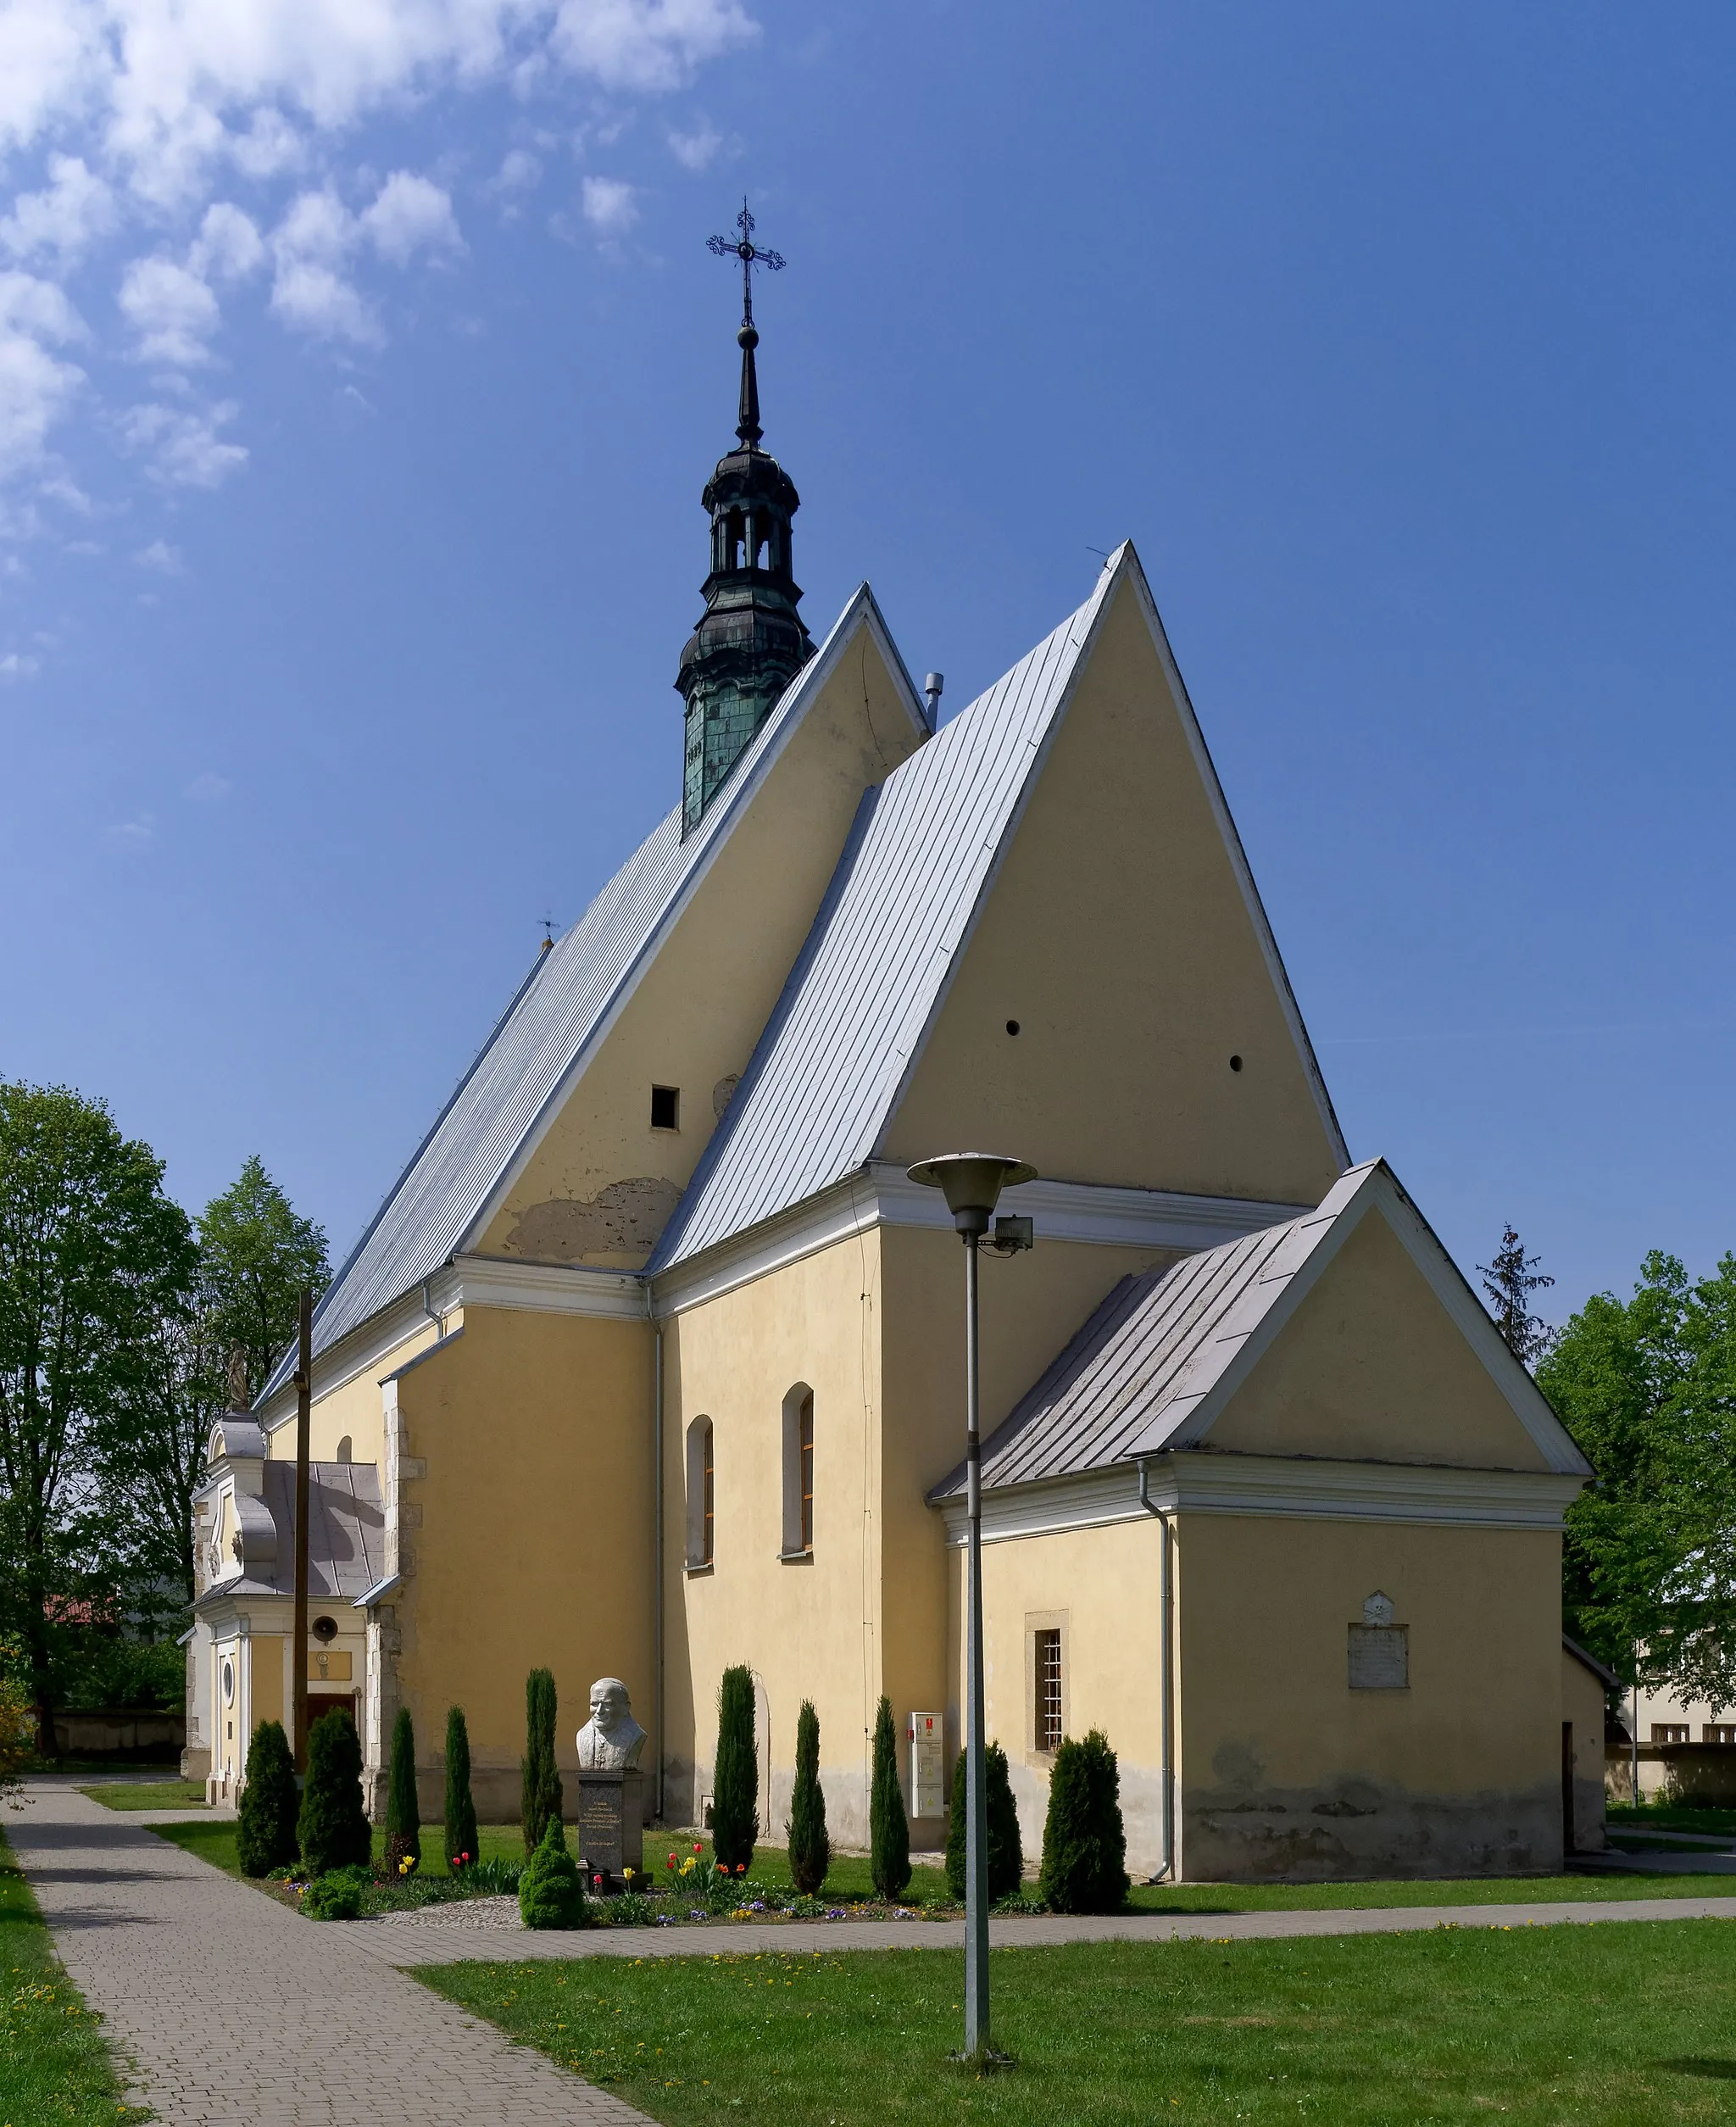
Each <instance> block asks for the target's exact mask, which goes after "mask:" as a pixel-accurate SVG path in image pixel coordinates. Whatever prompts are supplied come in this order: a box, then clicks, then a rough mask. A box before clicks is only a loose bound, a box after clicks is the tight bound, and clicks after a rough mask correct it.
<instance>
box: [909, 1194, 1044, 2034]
mask: <svg viewBox="0 0 1736 2127" xmlns="http://www.w3.org/2000/svg"><path fill="white" fill-rule="evenodd" d="M1036 1175H1037V1170H1036V1168H1035V1167H1027V1165H1026V1164H1025V1162H1024V1161H1022V1160H1014V1159H1009V1158H1007V1157H1005V1156H1004V1155H1002V1154H999V1153H991V1152H949V1153H945V1154H943V1155H941V1156H940V1157H939V1158H938V1159H933V1160H924V1161H921V1162H920V1163H919V1164H918V1165H917V1166H915V1167H912V1168H911V1169H910V1179H911V1180H912V1181H913V1182H921V1183H924V1184H925V1185H926V1187H928V1188H930V1189H941V1190H943V1191H944V1193H945V1195H946V1207H947V1209H948V1211H950V1212H951V1213H952V1215H953V1224H954V1226H955V1227H956V1228H957V1229H958V1232H959V1236H960V1239H962V1240H963V1242H964V1244H965V1528H966V1530H967V1532H968V1533H967V1537H966V1562H965V2058H966V2059H967V2060H971V2061H981V2060H982V2059H983V2058H984V2057H985V2056H986V2055H987V2053H988V1808H987V1801H988V1796H987V1792H986V1785H985V1783H986V1779H987V1766H986V1760H985V1755H984V1753H985V1749H986V1745H985V1740H984V1737H983V1733H982V1730H983V1692H982V1439H981V1436H980V1434H979V1432H978V1428H977V1417H978V1404H979V1393H978V1391H979V1385H980V1378H981V1376H980V1368H979V1367H978V1363H977V1360H978V1332H977V1251H978V1249H979V1247H980V1245H981V1244H982V1239H983V1236H984V1235H985V1234H987V1233H988V1231H989V1227H990V1223H991V1222H993V1223H994V1228H995V1230H994V1233H993V1239H991V1242H990V1245H991V1246H992V1247H995V1248H998V1249H999V1250H1002V1251H1003V1252H1004V1253H1006V1254H1011V1253H1012V1252H1013V1251H1014V1250H1017V1249H1022V1248H1029V1247H1030V1245H1031V1239H1032V1236H1031V1222H1030V1221H1029V1220H1028V1219H1001V1220H999V1221H996V1220H995V1219H994V1207H995V1205H996V1204H997V1203H998V1202H999V1200H1000V1193H1001V1191H1002V1190H1003V1189H1010V1188H1015V1187H1016V1186H1017V1184H1018V1183H1021V1182H1030V1181H1034V1180H1035V1178H1036Z"/></svg>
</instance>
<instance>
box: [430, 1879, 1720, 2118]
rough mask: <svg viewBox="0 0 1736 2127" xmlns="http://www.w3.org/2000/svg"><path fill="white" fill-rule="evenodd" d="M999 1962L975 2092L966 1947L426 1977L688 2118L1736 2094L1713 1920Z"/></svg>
mask: <svg viewBox="0 0 1736 2127" xmlns="http://www.w3.org/2000/svg"><path fill="white" fill-rule="evenodd" d="M990 1967H991V1974H992V1980H993V2002H994V2019H995V2021H994V2031H995V2038H996V2042H997V2043H998V2044H999V2045H1000V2046H1004V2047H1006V2048H1007V2049H1008V2050H1010V2052H1011V2053H1012V2054H1013V2056H1014V2057H1015V2061H1016V2063H1017V2065H1016V2066H1015V2068H1013V2069H1011V2070H1010V2071H1008V2072H1006V2073H1004V2074H996V2075H993V2076H990V2077H988V2078H987V2079H984V2080H977V2079H974V2078H972V2077H970V2076H967V2075H966V2074H964V2073H963V2072H962V2071H961V2070H960V2069H956V2068H953V2067H949V2065H948V2064H947V2063H946V2060H945V2056H946V2054H947V2052H948V2051H949V2049H950V2048H952V2047H954V2046H957V2045H958V2044H959V2042H960V2010H959V2002H960V1982H961V1979H962V1976H963V1968H962V1960H961V1958H960V1956H959V1954H958V1953H957V1952H951V1951H932V1950H931V1951H879V1952H860V1953H858V1954H856V1955H854V1956H820V1955H810V1956H808V1957H799V1956H786V1955H783V1954H781V1953H780V1952H777V1951H776V1950H768V1951H766V1952H764V1953H762V1954H760V1955H758V1956H743V1957H716V1958H710V1957H706V1958H688V1957H682V1958H670V1959H661V1958H647V1959H645V1960H643V1962H640V1961H627V1960H619V1961H618V1960H616V1959H614V1958H597V1959H593V1960H590V1961H588V1962H587V1963H582V1964H574V1963H568V1964H537V1965H498V1964H457V1965H446V1966H442V1967H438V1968H425V1969H423V1970H421V1971H420V1972H418V1973H417V1974H416V1975H415V1976H416V1977H417V1978H418V1979H420V1980H421V1981H422V1982H423V1984H424V1985H427V1986H429V1987H431V1988H432V1989H433V1990H434V1991H437V1993H440V1994H442V1995H443V1996H447V1997H448V1998H449V1999H450V2000H452V2001H453V2002H458V2003H459V2004H461V2005H462V2006H463V2007H466V2008H468V2009H471V2010H473V2011H475V2012H476V2013H478V2014H480V2015H482V2016H485V2017H488V2018H492V2020H493V2021H494V2022H495V2023H497V2024H499V2025H501V2026H502V2028H503V2029H504V2030H506V2031H507V2032H508V2033H509V2035H511V2036H513V2037H514V2038H516V2039H520V2040H525V2041H528V2042H529V2043H531V2044H532V2045H534V2046H538V2047H540V2048H541V2049H542V2051H543V2052H545V2053H547V2054H548V2055H549V2056H550V2057H553V2058H554V2060H556V2061H558V2062H559V2063H562V2064H563V2065H565V2066H566V2067H569V2068H572V2069H576V2070H577V2071H578V2072H579V2073H580V2074H583V2075H585V2076H587V2077H589V2078H591V2079H593V2080H597V2081H598V2082H603V2083H607V2084H609V2085H613V2086H614V2087H615V2089H616V2090H618V2091H619V2093H620V2096H623V2097H624V2098H626V2100H627V2101H628V2102H630V2103H632V2104H633V2105H637V2106H638V2107H639V2108H641V2109H643V2111H645V2112H647V2113H650V2115H651V2116H652V2117H653V2119H658V2120H661V2121H665V2122H666V2123H669V2124H670V2127H687V2123H690V2122H692V2123H698V2122H711V2121H727V2120H732V2119H742V2120H744V2121H745V2120H752V2121H754V2122H756V2123H764V2127H869V2124H870V2123H877V2122H882V2121H888V2120H890V2121H900V2120H909V2121H911V2122H919V2121H920V2122H921V2123H922V2127H949V2123H953V2122H960V2123H962V2122H967V2121H976V2120H979V2119H991V2118H992V2119H993V2121H994V2122H995V2123H996V2127H1054V2123H1056V2122H1066V2123H1067V2127H1149V2123H1151V2122H1154V2121H1161V2120H1171V2119H1173V2120H1177V2121H1187V2120H1202V2121H1203V2120H1210V2121H1219V2120H1248V2121H1254V2122H1277V2121H1281V2120H1282V2121H1295V2120H1308V2119H1315V2120H1320V2121H1330V2122H1332V2123H1333V2124H1334V2127H1403V2124H1404V2123H1410V2122H1423V2121H1427V2122H1431V2123H1435V2122H1454V2121H1471V2120H1482V2119H1488V2118H1489V2117H1491V2116H1492V2115H1499V2116H1500V2117H1502V2118H1504V2119H1510V2120H1512V2121H1514V2122H1516V2123H1532V2127H1653V2123H1656V2124H1657V2127H1663V2123H1665V2122H1668V2123H1671V2124H1672V2127H1675V2124H1676V2123H1680V2122H1683V2121H1698V2120H1728V2119H1730V2118H1731V2117H1732V2114H1733V2110H1736V2090H1733V2087H1732V2085H1733V2084H1736V1929H1732V1928H1728V1927H1726V1926H1724V1925H1723V1924H1721V1923H1719V1922H1717V1921H1678V1922H1673V1923H1670V1924H1658V1923H1641V1924H1634V1925H1631V1926H1601V1927H1592V1928H1585V1927H1562V1928H1550V1929H1518V1930H1514V1931H1512V1932H1506V1931H1492V1932H1488V1933H1484V1932H1472V1931H1466V1932H1465V1933H1462V1934H1461V1933H1460V1932H1458V1931H1456V1930H1446V1929H1443V1930H1438V1931H1433V1932H1431V1933H1429V1934H1427V1935H1388V1936H1382V1937H1373V1936H1355V1937H1338V1938H1333V1939H1326V1940H1314V1941H1309V1942H1298V1941H1288V1942H1241V1943H1236V1944H1233V1945H1228V1944H1217V1943H1212V1942H1198V1943H1175V1944H1161V1945H1159V1944H1152V1945H1146V1944H1143V1943H1141V1944H1133V1943H1082V1944H1077V1945H1072V1946H1067V1947H1066V1948H1060V1949H1053V1950H1049V1949H1044V1950H1006V1951H997V1952H995V1953H994V1955H993V1957H992V1958H991V1960H990Z"/></svg>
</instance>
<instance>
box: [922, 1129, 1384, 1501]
mask: <svg viewBox="0 0 1736 2127" xmlns="http://www.w3.org/2000/svg"><path fill="white" fill-rule="evenodd" d="M1375 1165H1377V1162H1373V1161H1371V1162H1369V1163H1367V1164H1366V1165H1364V1166H1361V1167H1352V1168H1351V1169H1350V1170H1349V1172H1348V1173H1347V1174H1344V1175H1341V1176H1340V1177H1339V1178H1338V1181H1337V1182H1336V1183H1334V1184H1333V1188H1332V1189H1331V1190H1330V1191H1329V1192H1328V1194H1327V1197H1326V1199H1325V1200H1324V1201H1323V1202H1322V1203H1321V1206H1320V1208H1319V1210H1318V1211H1310V1212H1308V1213H1307V1214H1306V1215H1305V1217H1301V1218H1295V1219H1289V1220H1287V1221H1286V1222H1284V1224H1283V1225H1282V1226H1268V1227H1265V1228H1261V1229H1260V1232H1258V1233H1247V1234H1244V1236H1243V1237H1242V1239H1240V1240H1236V1241H1227V1242H1226V1243H1225V1244H1224V1245H1223V1246H1222V1247H1221V1248H1210V1249H1207V1250H1205V1251H1204V1253H1202V1254H1200V1255H1198V1256H1183V1257H1182V1261H1180V1262H1179V1263H1175V1264H1172V1265H1171V1267H1169V1268H1168V1269H1167V1270H1155V1271H1147V1272H1144V1273H1143V1275H1142V1276H1140V1277H1137V1278H1123V1279H1122V1280H1121V1283H1120V1284H1119V1285H1117V1286H1116V1289H1115V1290H1114V1291H1113V1292H1112V1293H1110V1295H1109V1297H1108V1299H1107V1300H1104V1303H1103V1305H1102V1306H1100V1307H1099V1309H1098V1310H1097V1311H1096V1313H1095V1314H1094V1315H1093V1316H1092V1317H1091V1319H1090V1320H1089V1321H1088V1322H1087V1323H1086V1324H1085V1326H1084V1328H1082V1330H1080V1332H1079V1334H1078V1335H1077V1337H1075V1338H1074V1339H1073V1340H1072V1342H1071V1344H1070V1345H1068V1346H1067V1347H1066V1350H1065V1351H1063V1352H1062V1353H1061V1355H1060V1357H1059V1358H1058V1359H1057V1360H1056V1361H1054V1365H1053V1366H1052V1367H1050V1368H1049V1371H1048V1373H1045V1374H1044V1375H1043V1378H1042V1379H1041V1380H1040V1381H1039V1382H1038V1384H1037V1386H1036V1387H1035V1388H1034V1389H1032V1390H1031V1391H1030V1393H1029V1394H1028V1395H1027V1396H1026V1397H1025V1398H1024V1399H1023V1400H1022V1401H1021V1402H1020V1403H1019V1405H1018V1406H1016V1408H1015V1410H1014V1411H1013V1412H1012V1415H1011V1416H1010V1417H1009V1418H1008V1419H1007V1420H1006V1422H1005V1423H1004V1424H1003V1425H1001V1426H999V1427H997V1428H996V1429H995V1431H994V1432H993V1434H990V1436H989V1438H988V1439H987V1440H986V1441H985V1442H984V1443H983V1447H982V1482H983V1484H985V1485H1000V1484H1036V1483H1038V1481H1039V1480H1040V1479H1042V1478H1054V1477H1074V1476H1077V1475H1079V1474H1080V1473H1082V1472H1084V1471H1086V1470H1100V1469H1105V1468H1108V1467H1111V1466H1112V1465H1113V1464H1115V1463H1117V1462H1132V1461H1134V1460H1135V1459H1136V1458H1137V1457H1138V1456H1142V1455H1155V1454H1156V1453H1158V1452H1159V1451H1160V1450H1162V1449H1163V1448H1164V1447H1166V1446H1167V1445H1175V1443H1176V1436H1177V1434H1179V1433H1181V1432H1182V1430H1183V1429H1184V1428H1185V1427H1186V1425H1187V1423H1188V1419H1189V1418H1190V1417H1192V1416H1193V1415H1194V1412H1195V1411H1196V1410H1197V1409H1198V1408H1199V1403H1200V1401H1201V1400H1202V1399H1203V1398H1204V1397H1205V1395H1207V1394H1208V1393H1209V1392H1210V1389H1212V1388H1213V1387H1214V1386H1215V1385H1216V1383H1217V1382H1218V1381H1219V1380H1220V1379H1221V1378H1222V1376H1223V1375H1224V1373H1226V1371H1227V1369H1228V1367H1230V1365H1231V1363H1232V1361H1233V1360H1234V1359H1235V1357H1236V1356H1237V1354H1238V1352H1239V1351H1240V1350H1241V1349H1242V1347H1243V1346H1244V1345H1245V1344H1246V1342H1247V1341H1248V1339H1249V1337H1250V1336H1251V1335H1252V1334H1254V1332H1255V1329H1256V1328H1258V1327H1259V1325H1260V1322H1261V1321H1262V1320H1263V1319H1264V1317H1266V1315H1267V1314H1268V1313H1269V1312H1270V1311H1271V1309H1272V1308H1273V1307H1274V1306H1276V1305H1277V1302H1278V1300H1279V1299H1280V1298H1281V1297H1282V1295H1283V1292H1284V1289H1285V1288H1286V1286H1288V1283H1290V1280H1291V1279H1292V1278H1294V1276H1295V1275H1296V1273H1297V1272H1298V1271H1299V1270H1300V1269H1301V1267H1302V1266H1303V1265H1304V1263H1305V1262H1306V1261H1307V1259H1308V1257H1309V1256H1310V1253H1311V1252H1312V1251H1313V1250H1314V1249H1315V1247H1316V1245H1317V1244H1319V1243H1320V1242H1321V1240H1322V1239H1324V1238H1325V1237H1326V1235H1327V1232H1328V1231H1329V1229H1330V1228H1331V1227H1332V1226H1333V1222H1334V1221H1335V1220H1336V1219H1337V1218H1338V1216H1339V1214H1340V1213H1341V1212H1342V1211H1344V1210H1346V1209H1347V1208H1348V1207H1349V1205H1350V1203H1351V1202H1352V1201H1353V1200H1354V1199H1355V1196H1356V1195H1357V1194H1358V1193H1359V1191H1360V1189H1361V1186H1362V1184H1363V1183H1364V1182H1365V1181H1366V1179H1367V1178H1368V1176H1369V1175H1370V1173H1371V1172H1372V1171H1373V1168H1374V1167H1375ZM963 1489H965V1469H964V1465H963V1464H962V1463H960V1465H959V1467H958V1468H957V1469H955V1470H954V1471H953V1472H952V1473H951V1474H950V1475H949V1477H947V1478H944V1479H943V1481H942V1482H941V1483H940V1484H937V1485H936V1486H935V1488H934V1489H933V1490H932V1492H931V1493H930V1494H929V1497H930V1498H931V1499H932V1500H940V1499H945V1498H948V1497H949V1496H950V1495H954V1494H955V1493H959V1492H962V1491H963Z"/></svg>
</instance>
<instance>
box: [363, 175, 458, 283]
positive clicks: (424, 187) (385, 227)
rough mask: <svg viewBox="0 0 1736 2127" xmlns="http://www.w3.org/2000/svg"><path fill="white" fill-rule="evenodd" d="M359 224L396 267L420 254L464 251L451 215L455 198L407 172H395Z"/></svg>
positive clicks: (383, 255)
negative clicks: (423, 252) (421, 252)
mask: <svg viewBox="0 0 1736 2127" xmlns="http://www.w3.org/2000/svg"><path fill="white" fill-rule="evenodd" d="M360 220H361V226H362V227H363V229H364V231H366V232H367V234H368V236H369V237H370V239H371V241H372V242H373V246H374V248H375V250H376V251H377V252H378V253H380V255H381V258H382V259H390V260H391V261H392V264H393V265H395V266H407V265H408V264H409V262H410V260H411V259H413V258H414V257H415V254H416V253H417V252H419V251H462V250H463V249H464V248H465V240H464V238H463V237H461V236H460V235H459V229H458V222H457V220H456V219H455V218H454V216H453V211H452V195H451V194H450V193H449V192H442V190H441V188H440V187H439V186H438V185H436V184H433V183H431V182H430V181H429V180H428V179H427V178H426V177H418V176H417V175H415V173H414V172H413V171H410V170H393V171H392V175H391V176H390V177H388V178H387V181H386V182H385V183H384V184H383V185H382V186H381V187H380V196H379V198H377V199H376V201H375V202H374V203H373V205H372V206H371V207H370V208H368V209H366V210H365V211H364V213H363V214H362V215H361V217H360Z"/></svg>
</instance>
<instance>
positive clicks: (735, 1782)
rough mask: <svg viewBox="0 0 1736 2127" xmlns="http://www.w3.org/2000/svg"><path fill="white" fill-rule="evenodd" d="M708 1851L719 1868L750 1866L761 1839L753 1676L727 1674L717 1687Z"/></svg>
mask: <svg viewBox="0 0 1736 2127" xmlns="http://www.w3.org/2000/svg"><path fill="white" fill-rule="evenodd" d="M711 1790H712V1793H711V1850H712V1851H713V1852H714V1853H715V1855H716V1857H717V1858H718V1860H719V1861H720V1862H721V1863H722V1865H723V1866H724V1868H728V1869H738V1868H742V1867H743V1866H744V1865H751V1864H752V1862H753V1859H754V1840H756V1839H757V1838H758V1837H759V1836H760V1749H759V1746H758V1744H757V1743H756V1742H755V1740H754V1673H753V1671H752V1670H751V1669H749V1668H748V1667H747V1665H746V1664H745V1663H744V1662H738V1663H737V1665H736V1666H735V1668H732V1669H726V1670H725V1671H724V1673H723V1676H722V1679H721V1682H720V1683H719V1684H718V1687H717V1767H716V1770H715V1773H713V1774H712V1779H711Z"/></svg>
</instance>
